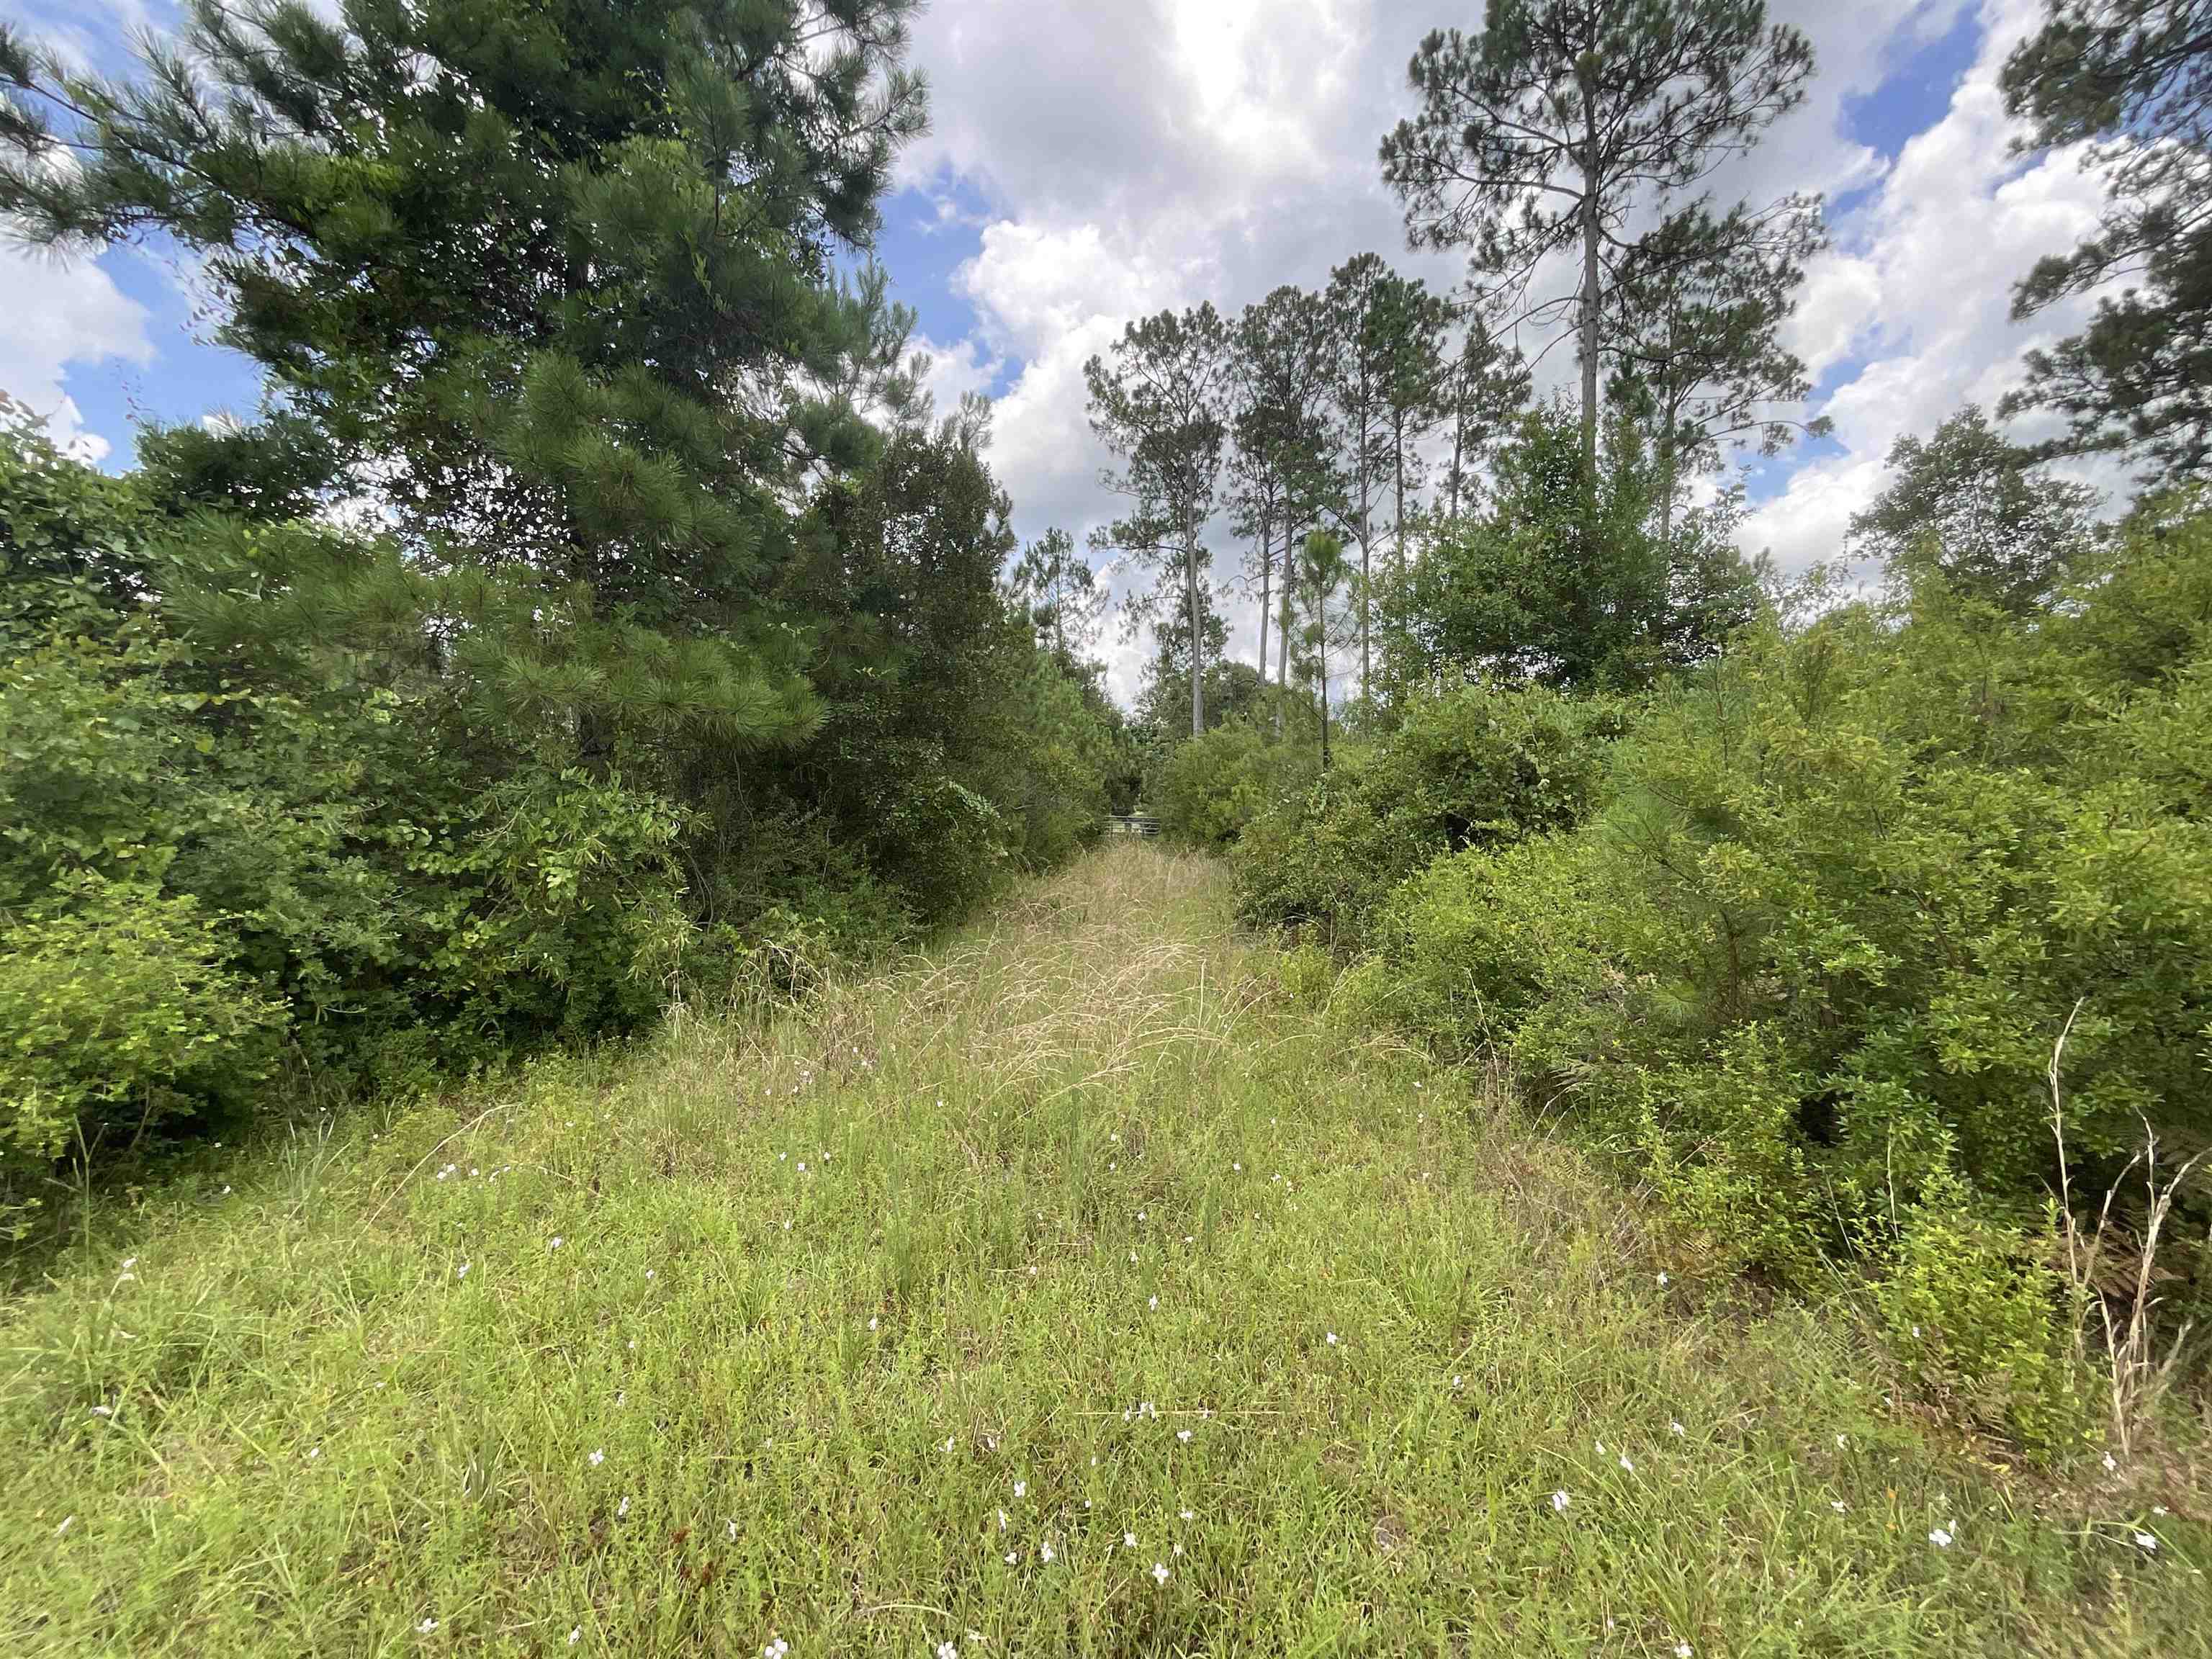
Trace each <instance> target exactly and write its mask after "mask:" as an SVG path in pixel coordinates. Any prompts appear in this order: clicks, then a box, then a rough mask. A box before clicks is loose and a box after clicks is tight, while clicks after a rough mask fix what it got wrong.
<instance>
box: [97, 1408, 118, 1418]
mask: <svg viewBox="0 0 2212 1659" xmlns="http://www.w3.org/2000/svg"><path fill="white" fill-rule="evenodd" d="M92 1414H93V1415H94V1417H112V1416H114V1415H115V1407H112V1406H94V1407H93V1408H92Z"/></svg>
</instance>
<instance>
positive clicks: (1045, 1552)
mask: <svg viewBox="0 0 2212 1659" xmlns="http://www.w3.org/2000/svg"><path fill="white" fill-rule="evenodd" d="M1037 1553H1038V1555H1040V1556H1042V1558H1043V1559H1045V1560H1046V1561H1048V1562H1049V1561H1050V1560H1051V1559H1052V1540H1050V1539H1049V1538H1048V1539H1046V1540H1045V1541H1044V1542H1043V1543H1042V1544H1039V1545H1038V1546H1037Z"/></svg>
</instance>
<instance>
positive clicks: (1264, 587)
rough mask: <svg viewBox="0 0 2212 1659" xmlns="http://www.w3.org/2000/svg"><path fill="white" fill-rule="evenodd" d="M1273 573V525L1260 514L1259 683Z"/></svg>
mask: <svg viewBox="0 0 2212 1659" xmlns="http://www.w3.org/2000/svg"><path fill="white" fill-rule="evenodd" d="M1274 574H1275V534H1274V526H1273V525H1271V524H1269V523H1268V522H1267V514H1266V513H1261V515H1260V684H1262V685H1265V684H1267V599H1268V582H1269V580H1270V579H1271V578H1272V577H1273V575H1274Z"/></svg>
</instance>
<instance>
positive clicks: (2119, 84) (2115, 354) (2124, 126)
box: [2001, 0, 2212, 482]
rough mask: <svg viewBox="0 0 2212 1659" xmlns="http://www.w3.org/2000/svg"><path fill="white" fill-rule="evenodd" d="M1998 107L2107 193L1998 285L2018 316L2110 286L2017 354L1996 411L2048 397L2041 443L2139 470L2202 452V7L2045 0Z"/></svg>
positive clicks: (2150, 473) (2205, 33) (2205, 39)
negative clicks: (2085, 226) (2078, 231)
mask: <svg viewBox="0 0 2212 1659" xmlns="http://www.w3.org/2000/svg"><path fill="white" fill-rule="evenodd" d="M2004 94H2005V104H2006V107H2007V108H2008V109H2009V110H2010V111H2011V112H2012V113H2014V114H2015V115H2024V116H2026V117H2027V118H2028V119H2029V120H2030V121H2032V122H2033V124H2034V131H2033V138H2032V142H2033V143H2035V144H2038V145H2061V144H2076V143H2079V144H2084V145H2086V146H2087V150H2086V152H2085V162H2086V164H2087V165H2088V166H2090V167H2094V168H2095V169H2097V170H2098V171H2099V172H2100V173H2102V174H2103V176H2104V179H2105V181H2106V189H2107V191H2108V200H2107V202H2106V210H2105V213H2104V216H2103V219H2102V221H2101V222H2100V223H2099V225H2098V227H2097V229H2096V230H2095V232H2094V233H2093V234H2091V235H2089V236H2088V237H2087V238H2085V239H2084V240H2082V242H2081V245H2080V246H2077V247H2075V249H2074V250H2073V251H2072V252H2069V253H2063V254H2052V255H2051V256H2049V257H2048V258H2045V259H2043V260H2041V261H2040V262H2039V263H2038V264H2037V265H2036V267H2035V269H2034V270H2032V271H2030V272H2029V273H2028V275H2027V278H2026V279H2025V280H2024V281H2022V282H2021V284H2020V285H2019V287H2017V288H2016V289H2014V291H2013V314H2014V316H2015V317H2031V316H2033V315H2034V314H2035V313H2038V312H2039V311H2042V310H2044V309H2045V308H2046V307H2050V306H2052V305H2055V304H2057V302H2058V301H2061V300H2063V299H2066V298H2068V297H2069V296H2071V295H2080V294H2085V293H2087V292H2088V291H2089V290H2091V289H2096V288H2099V287H2101V286H2103V285H2105V284H2106V283H2112V282H2116V281H2117V282H2125V283H2127V284H2128V286H2127V287H2126V289H2124V291H2123V292H2122V293H2121V294H2120V295H2118V297H2110V296H2108V297H2106V298H2104V299H2101V300H2100V301H2098V303H2097V308H2096V312H2095V314H2094V315H2093V317H2092V318H2091V319H2090V322H2089V325H2088V326H2087V328H2085V329H2084V330H2083V331H2081V333H2079V334H2077V335H2075V336H2074V337H2072V338H2070V339H2067V340H2064V341H2062V342H2061V343H2058V344H2057V345H2056V346H2054V347H2051V349H2047V350H2036V351H2031V352H2030V353H2029V354H2028V356H2027V371H2028V379H2027V386H2025V387H2023V388H2022V389H2021V391H2019V392H2016V393H2015V394H2014V395H2013V396H2011V397H2009V398H2007V399H2006V402H2005V404H2003V406H2002V411H2001V412H2004V413H2010V412H2013V411H2014V410H2019V409H2025V408H2031V407H2038V406H2041V407H2048V408H2051V409H2055V410H2057V411H2059V412H2060V413H2061V414H2063V415H2064V416H2066V418H2067V433H2066V435H2065V437H2064V438H2063V440H2061V441H2059V442H2058V443H2057V444H2056V445H2054V446H2052V448H2053V450H2054V452H2060V451H2063V452H2070V453H2088V452H2100V451H2105V452H2118V453H2125V454H2128V455H2130V456H2132V457H2134V458H2135V459H2137V460H2138V461H2139V462H2140V463H2141V464H2142V467H2143V471H2144V473H2145V476H2146V478H2147V479H2148V480H2150V481H2153V482H2157V481H2171V480H2176V479H2180V478H2185V477H2192V476H2195V475H2197V474H2200V473H2201V472H2202V471H2203V468H2204V465H2205V463H2206V460H2207V459H2208V458H2212V3H2208V0H2046V3H2045V11H2044V22H2043V27H2042V28H2041V29H2039V31H2038V32H2037V33H2035V34H2033V35H2032V36H2030V37H2029V38H2028V39H2027V40H2025V41H2023V42H2021V45H2020V46H2017V47H2015V49H2014V51H2013V54H2012V56H2011V57H2010V58H2008V59H2007V60H2006V63H2005V70H2004Z"/></svg>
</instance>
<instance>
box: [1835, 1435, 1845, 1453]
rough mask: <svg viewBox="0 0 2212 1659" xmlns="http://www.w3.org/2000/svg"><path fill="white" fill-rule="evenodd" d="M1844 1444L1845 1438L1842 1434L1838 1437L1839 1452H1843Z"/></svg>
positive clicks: (1837, 1447)
mask: <svg viewBox="0 0 2212 1659" xmlns="http://www.w3.org/2000/svg"><path fill="white" fill-rule="evenodd" d="M1844 1444H1845V1437H1844V1436H1842V1435H1840V1434H1839V1435H1838V1436H1837V1437H1836V1449H1837V1450H1838V1451H1841V1450H1843V1449H1844Z"/></svg>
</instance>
